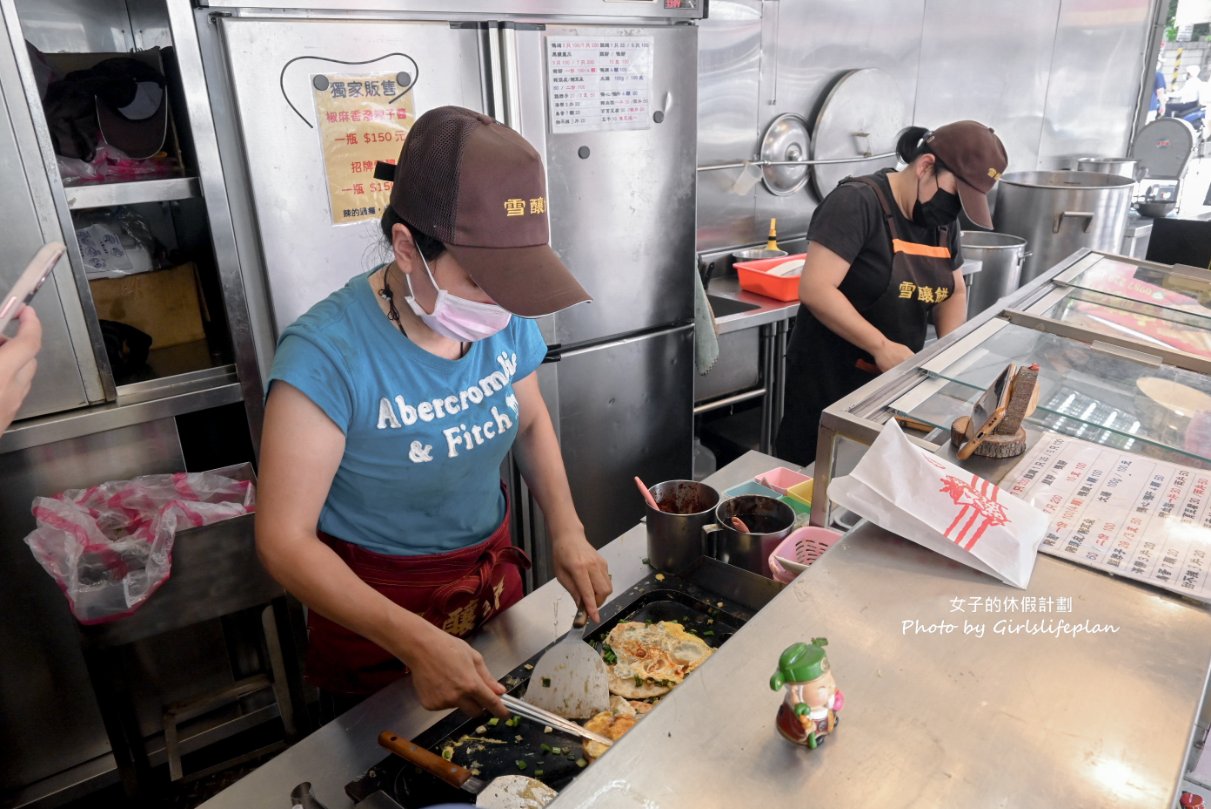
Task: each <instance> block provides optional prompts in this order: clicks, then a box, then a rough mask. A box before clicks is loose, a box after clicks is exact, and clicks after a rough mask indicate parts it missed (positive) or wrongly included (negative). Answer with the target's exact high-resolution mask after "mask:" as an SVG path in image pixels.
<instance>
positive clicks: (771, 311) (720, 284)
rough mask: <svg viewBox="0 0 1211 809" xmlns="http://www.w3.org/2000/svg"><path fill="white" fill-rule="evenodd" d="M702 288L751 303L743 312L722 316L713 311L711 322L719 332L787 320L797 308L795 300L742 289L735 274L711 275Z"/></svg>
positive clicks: (719, 295)
mask: <svg viewBox="0 0 1211 809" xmlns="http://www.w3.org/2000/svg"><path fill="white" fill-rule="evenodd" d="M706 292H707V295H709V296H710V297H717V298H725V299H727V300H733V301H738V302H740V303H743V304H748V305H751V306H753V307H754V308H752V309H748V310H745V311H743V312H737V313H735V314H728V315H724V316H722V317H720V316H719V315H718V313H716V315H715V325H716V326H718V327H719V334H728V333H729V332H733V331H739V330H740V329H752V328H756V327H757V326H766V325H769V324H770V323H777V322H778V321H780V320H789V319H790V318H792V317H794V316H795V312H796V311H798V309H799V302H798V301H789V302H786V301H776V300H774V299H773V298H767V297H765V296H764V295H757V294H755V293H753V292H746V291H745V290H743V289H741V288H740V279H738V278H737V277H736V276H735V275H726V276H723V277H721V278H712V279H711V281H710V283H709V284H707V287H706Z"/></svg>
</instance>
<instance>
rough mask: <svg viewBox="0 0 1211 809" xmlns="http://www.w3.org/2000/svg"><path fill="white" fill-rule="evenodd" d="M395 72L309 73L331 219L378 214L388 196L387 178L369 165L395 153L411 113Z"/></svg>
mask: <svg viewBox="0 0 1211 809" xmlns="http://www.w3.org/2000/svg"><path fill="white" fill-rule="evenodd" d="M397 76H398V74H396V73H387V74H383V75H341V76H338V75H327V74H323V75H315V76H312V77H311V86H312V94H313V96H314V98H315V112H316V120H317V122H318V127H317V129H318V132H319V136H320V143H321V147H322V152H323V155H324V174H325V176H326V177H327V180H328V206H329V209H330V210H331V213H332V223H333V224H334V225H343V224H348V223H350V222H360V221H362V220H364V219H378V218H379V217H381V216H382V215H383V210H384V209H385V208H386V206H387V203H388V201H389V200H390V198H391V183H390V182H386V181H383V180H376V179H375V178H374V165H375V163H377V162H378V161H380V160H381V161H382V162H384V163H394V162H395V161H396V160H397V159H398V158H399V151H400V147H402V146H403V144H404V139H405V138H407V137H408V130H409V129H411V128H412V122H413V121H414V120H415V118H416V113H415V107H414V106H413V99H412V96H413V94H412V93H410V92H409V93H406V94H405V93H404V90H405V89H407V88H404V87H401V86H400V85H399V82H398V80H397Z"/></svg>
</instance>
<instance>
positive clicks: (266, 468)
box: [256, 107, 611, 716]
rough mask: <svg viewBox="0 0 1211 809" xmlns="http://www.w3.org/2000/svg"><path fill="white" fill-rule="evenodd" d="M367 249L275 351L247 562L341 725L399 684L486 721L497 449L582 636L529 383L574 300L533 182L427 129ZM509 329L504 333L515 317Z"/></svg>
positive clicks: (498, 531)
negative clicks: (263, 578)
mask: <svg viewBox="0 0 1211 809" xmlns="http://www.w3.org/2000/svg"><path fill="white" fill-rule="evenodd" d="M383 231H384V235H385V236H386V237H387V239H388V241H389V242H390V244H391V251H392V257H393V260H392V261H391V262H390V263H388V264H386V265H384V266H382V267H378V268H375V269H374V270H372V271H370V272H368V273H361V274H359V275H356V276H354V277H353V278H352V279H351V280H350V281H349V283H348V284H347V285H346V286H345V287H344V288H343V289H340V290H338V291H337V292H334V293H333V294H332V295H331V296H329V297H328V298H327V299H325V300H323V301H321V302H320V303H318V304H316V305H315V306H314V307H312V308H311V309H310V310H309V311H308V312H307V313H306V314H305V315H303V316H302V317H301V318H299V319H298V320H297V321H296V322H295V323H294V324H292V325H291V326H290V327H289V328H288V329H287V330H286V331H285V332H284V333H283V335H282V338H281V340H280V342H279V345H278V350H277V354H276V356H275V358H274V363H273V369H272V371H271V373H270V388H269V394H268V400H267V403H266V411H265V428H264V435H263V439H262V446H261V477H260V493H259V498H258V510H257V526H256V527H257V548H258V550H259V552H260V555H261V558H262V560H263V561H264V563H265V565H266V567H267V568H268V569H269V571H270V573H272V574H273V576H274V577H275V578H276V579H277V580H278V581H280V582H281V583H282V584H283V585H284V586H285V587H286V588H287V589H288V590H289V591H290V592H291V593H293V594H294V595H295V596H296V597H298V598H299V599H300V600H301V601H302V602H303V603H304V604H306V605H307V606H308V608H309V609H308V635H309V637H308V651H307V675H308V678H309V680H310V681H311V682H312V683H314V684H315V685H317V686H318V687H319V688H320V689H321V691H322V692H323V693H324V694H325V695H326V696H327V697H329V698H331V699H332V702H333V704H334V705H337V706H340V707H344V706H346V705H348V704H350V703H351V702H352V701H353V700H355V699H357V698H359V697H361V696H364V695H366V694H369V693H371V692H373V691H375V690H377V689H378V688H380V687H382V686H384V685H386V684H387V683H389V682H391V681H393V680H395V679H398V678H399V677H401V676H403V675H404V674H405V673H407V672H410V673H411V676H412V680H413V682H414V684H415V687H416V690H417V693H418V695H419V698H420V702H421V704H422V705H424V706H425V707H426V708H429V709H431V710H435V709H440V708H450V707H457V708H460V709H462V710H463V711H465V712H466V713H469V714H476V713H478V712H479V711H481V710H483V709H487V710H489V711H491V712H492V713H494V714H496V715H499V716H504V715H506V713H507V712H506V710H505V708H504V706H503V704H502V703H501V701H500V697H499V695H500V694H502V693H503V692H504V690H505V689H504V687H503V686H502V685H501V684H500V683H499V682H497V681H496V680H495V679H494V678H493V677H492V675H491V673H490V672H488V670H487V668H486V667H485V666H484V661H483V659H482V658H481V657H480V655H479V654H478V653H477V652H475V651H474V650H473V649H472V648H471V647H470V646H469V645H468V644H467V643H466V642H464V641H463V640H461V639H460V638H461V636H464V635H466V634H467V633H469V632H470V631H471V630H473V629H474V628H476V627H477V626H479V625H480V624H481V623H483V621H485V620H487V619H488V618H490V617H491V616H493V615H495V614H497V613H498V612H500V611H501V610H503V609H505V608H506V607H508V606H509V605H510V604H512V603H513V602H515V601H516V600H518V599H519V598H521V595H522V589H521V576H520V573H519V568H520V567H527V566H529V559H528V558H527V557H526V555H525V553H524V552H522V551H521V550H520V549H519V548H516V547H514V546H513V544H512V542H511V540H510V536H509V505H508V498H507V493H506V492H505V491H504V486H503V484H502V483H501V480H500V466H501V462H502V461H503V460H504V458H505V456H506V454H507V453H508V452H509V451H510V449H512V451H513V458H514V460H515V462H516V463H517V464H518V466H519V468H520V470H521V472H522V475H523V477H524V478H525V480H526V483H527V485H528V487H529V489H530V491H531V492H532V493H533V495H534V497H535V499H536V500H537V501H538V504H539V506H540V507H541V508H542V510H543V515H544V517H545V520H546V523H547V525H548V528H549V531H550V534H551V537H552V540H551V542H552V548H551V550H552V554H553V558H554V563H555V571H556V576H557V577H558V579H559V581H560V582H561V583H562V584H563V585H564V587H566V588H567V590H568V591H569V592H570V593H571V594H572V596H573V598H574V599H575V600H576V602H577V604H582V605H583V606H584V607H585V608H586V609H587V611H588V613H589V615H590V617H592V618H594V619H597V617H598V615H597V606H598V605H599V604H601V603H602V602H603V601H604V600H605V598H606V597H607V596H608V595H609V594H610V592H611V585H610V578H609V572H608V570H607V567H606V563H605V560H604V559H603V558H602V557H601V555H600V554H598V553H597V551H596V550H594V548H593V547H592V546H591V545H590V544H589V542H588V540H587V539H586V538H585V533H584V526H583V525H582V524H581V522H580V519H579V517H578V516H577V514H576V509H575V507H574V506H573V504H572V497H571V492H570V490H569V488H568V481H567V474H566V472H565V470H564V466H563V461H562V458H561V456H560V451H559V445H558V443H557V440H556V437H555V431H554V428H553V426H552V424H551V419H550V415H549V414H548V412H547V409H546V405H545V404H544V403H543V400H542V395H541V394H540V392H539V388H538V381H537V378H536V377H535V374H534V371H535V369H536V368H537V367H538V365H539V364H540V363H541V362H542V360H543V357H544V356H545V353H546V346H545V344H544V342H543V340H542V337H541V335H540V334H539V332H538V327H537V325H536V324H535V323H534V321H533V320H529V319H527V318H531V317H536V316H539V315H544V314H549V313H551V312H555V311H558V310H560V309H563V308H565V307H567V306H571V305H573V304H576V303H580V302H583V301H587V300H589V296H588V295H587V294H586V293H585V291H584V289H582V288H581V286H580V285H579V284H578V283H577V282H576V280H575V279H574V278H573V277H572V275H571V273H570V272H568V270H567V268H566V267H564V266H563V264H562V263H561V262H560V260H559V258H558V257H557V256H556V255H555V253H554V252H553V251H552V250H551V248H550V246H549V245H548V241H549V226H548V221H547V210H546V186H545V174H544V171H543V166H542V161H541V159H540V158H539V156H538V154H537V152H535V151H534V149H533V148H532V147H531V146H530V145H529V144H528V143H527V142H526V141H525V140H524V139H523V138H522V137H521V136H520V135H518V134H517V133H516V132H514V131H512V130H511V129H509V128H507V127H505V126H502V125H501V124H499V123H497V122H495V121H493V120H492V119H491V118H488V117H486V116H484V115H480V114H479V113H475V112H472V111H470V110H466V109H462V108H459V107H442V108H439V109H435V110H432V111H430V112H427V113H426V114H424V115H422V116H421V117H420V118H419V119H417V121H416V122H415V123H414V124H413V126H412V129H411V131H410V132H409V134H408V139H407V141H406V143H405V144H404V148H403V150H402V151H401V153H400V158H399V163H398V165H397V166H396V167H394V185H393V188H392V192H391V204H390V207H389V208H388V209H387V210H386V211H385V213H384V216H383ZM514 315H518V316H520V317H514Z"/></svg>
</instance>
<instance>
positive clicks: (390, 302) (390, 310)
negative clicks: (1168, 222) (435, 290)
mask: <svg viewBox="0 0 1211 809" xmlns="http://www.w3.org/2000/svg"><path fill="white" fill-rule="evenodd" d="M390 272H391V265H390V264H388V265H387V266H385V267H383V287H382V289H380V290H379V291H378V294H379V296H380V297H382V298H383V300H385V301H387V319H388V320H391V321H394V323H395V327H396V328H398V329H399V333H400V334H402V335H403V336H404V339H405V340H407V339H409V338H408V332H406V331H405V330H404V323H403V321H402V320H401V319H400V316H399V309H398V308H396V306H395V293H394V292H392V291H391V282H390V281H388V280H387V274H388V273H390ZM430 277H432V276H430ZM404 280H405V281H407V280H408V279H407V278H405V279H404ZM435 286H436V284H435ZM470 350H471V344H470V343H469V342H467V341H465V340H463V341H460V342H459V344H458V358H459V359H460V360H461V359H462V358H463V357H465V356H467V352H468V351H470Z"/></svg>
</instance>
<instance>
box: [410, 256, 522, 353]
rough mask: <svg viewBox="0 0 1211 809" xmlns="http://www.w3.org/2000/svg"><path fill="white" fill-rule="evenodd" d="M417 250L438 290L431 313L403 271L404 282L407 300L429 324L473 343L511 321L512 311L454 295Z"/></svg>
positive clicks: (444, 332) (446, 333) (497, 330)
mask: <svg viewBox="0 0 1211 809" xmlns="http://www.w3.org/2000/svg"><path fill="white" fill-rule="evenodd" d="M416 254H417V255H418V256H420V260H421V263H422V264H424V265H425V272H426V273H427V274H428V275H429V283H431V284H433V288H434V289H435V290H437V300H436V301H435V302H434V304H433V312H432V313H429V312H426V311H425V310H424V309H422V308H421V305H420V304H419V303H417V302H416V298H415V297H414V293H413V291H412V279H411V278H409V277H408V273H404V283H406V284H407V285H408V295H407V297H406V298H404V300H406V301H407V302H408V305H409V306H410V307H412V312H413V313H414V314H415V315H416V316H417V317H419V318H420V319H421V322H423V323H424V324H425V325H426V326H428V327H429V328H430V329H432V330H433V331H435V332H437V333H438V334H440V335H442V336H443V337H449V338H450V339H451V340H457V341H459V342H460V343H473V342H475V341H476V340H483V339H485V338H487V337H491V336H492V335H493V334H496V333H497V332H499V331H500V330H501V329H503V328H504V327H505V326H507V325H509V320H510V319H511V318H512V317H513V315H512V314H510V313H509V312H507V311H505V310H504V309H502V308H501V307H499V306H497V305H496V304H494V303H479V302H477V301H469V300H467V299H466V298H460V297H458V296H457V295H451V294H450V293H449V292H447V291H446V290H444V289H442V288H441V287H439V286H438V285H437V281H436V279H434V277H433V271H432V270H430V269H429V262H428V261H425V257H424V256H422V255H421V253H420V251H419V250H417V251H416Z"/></svg>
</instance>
